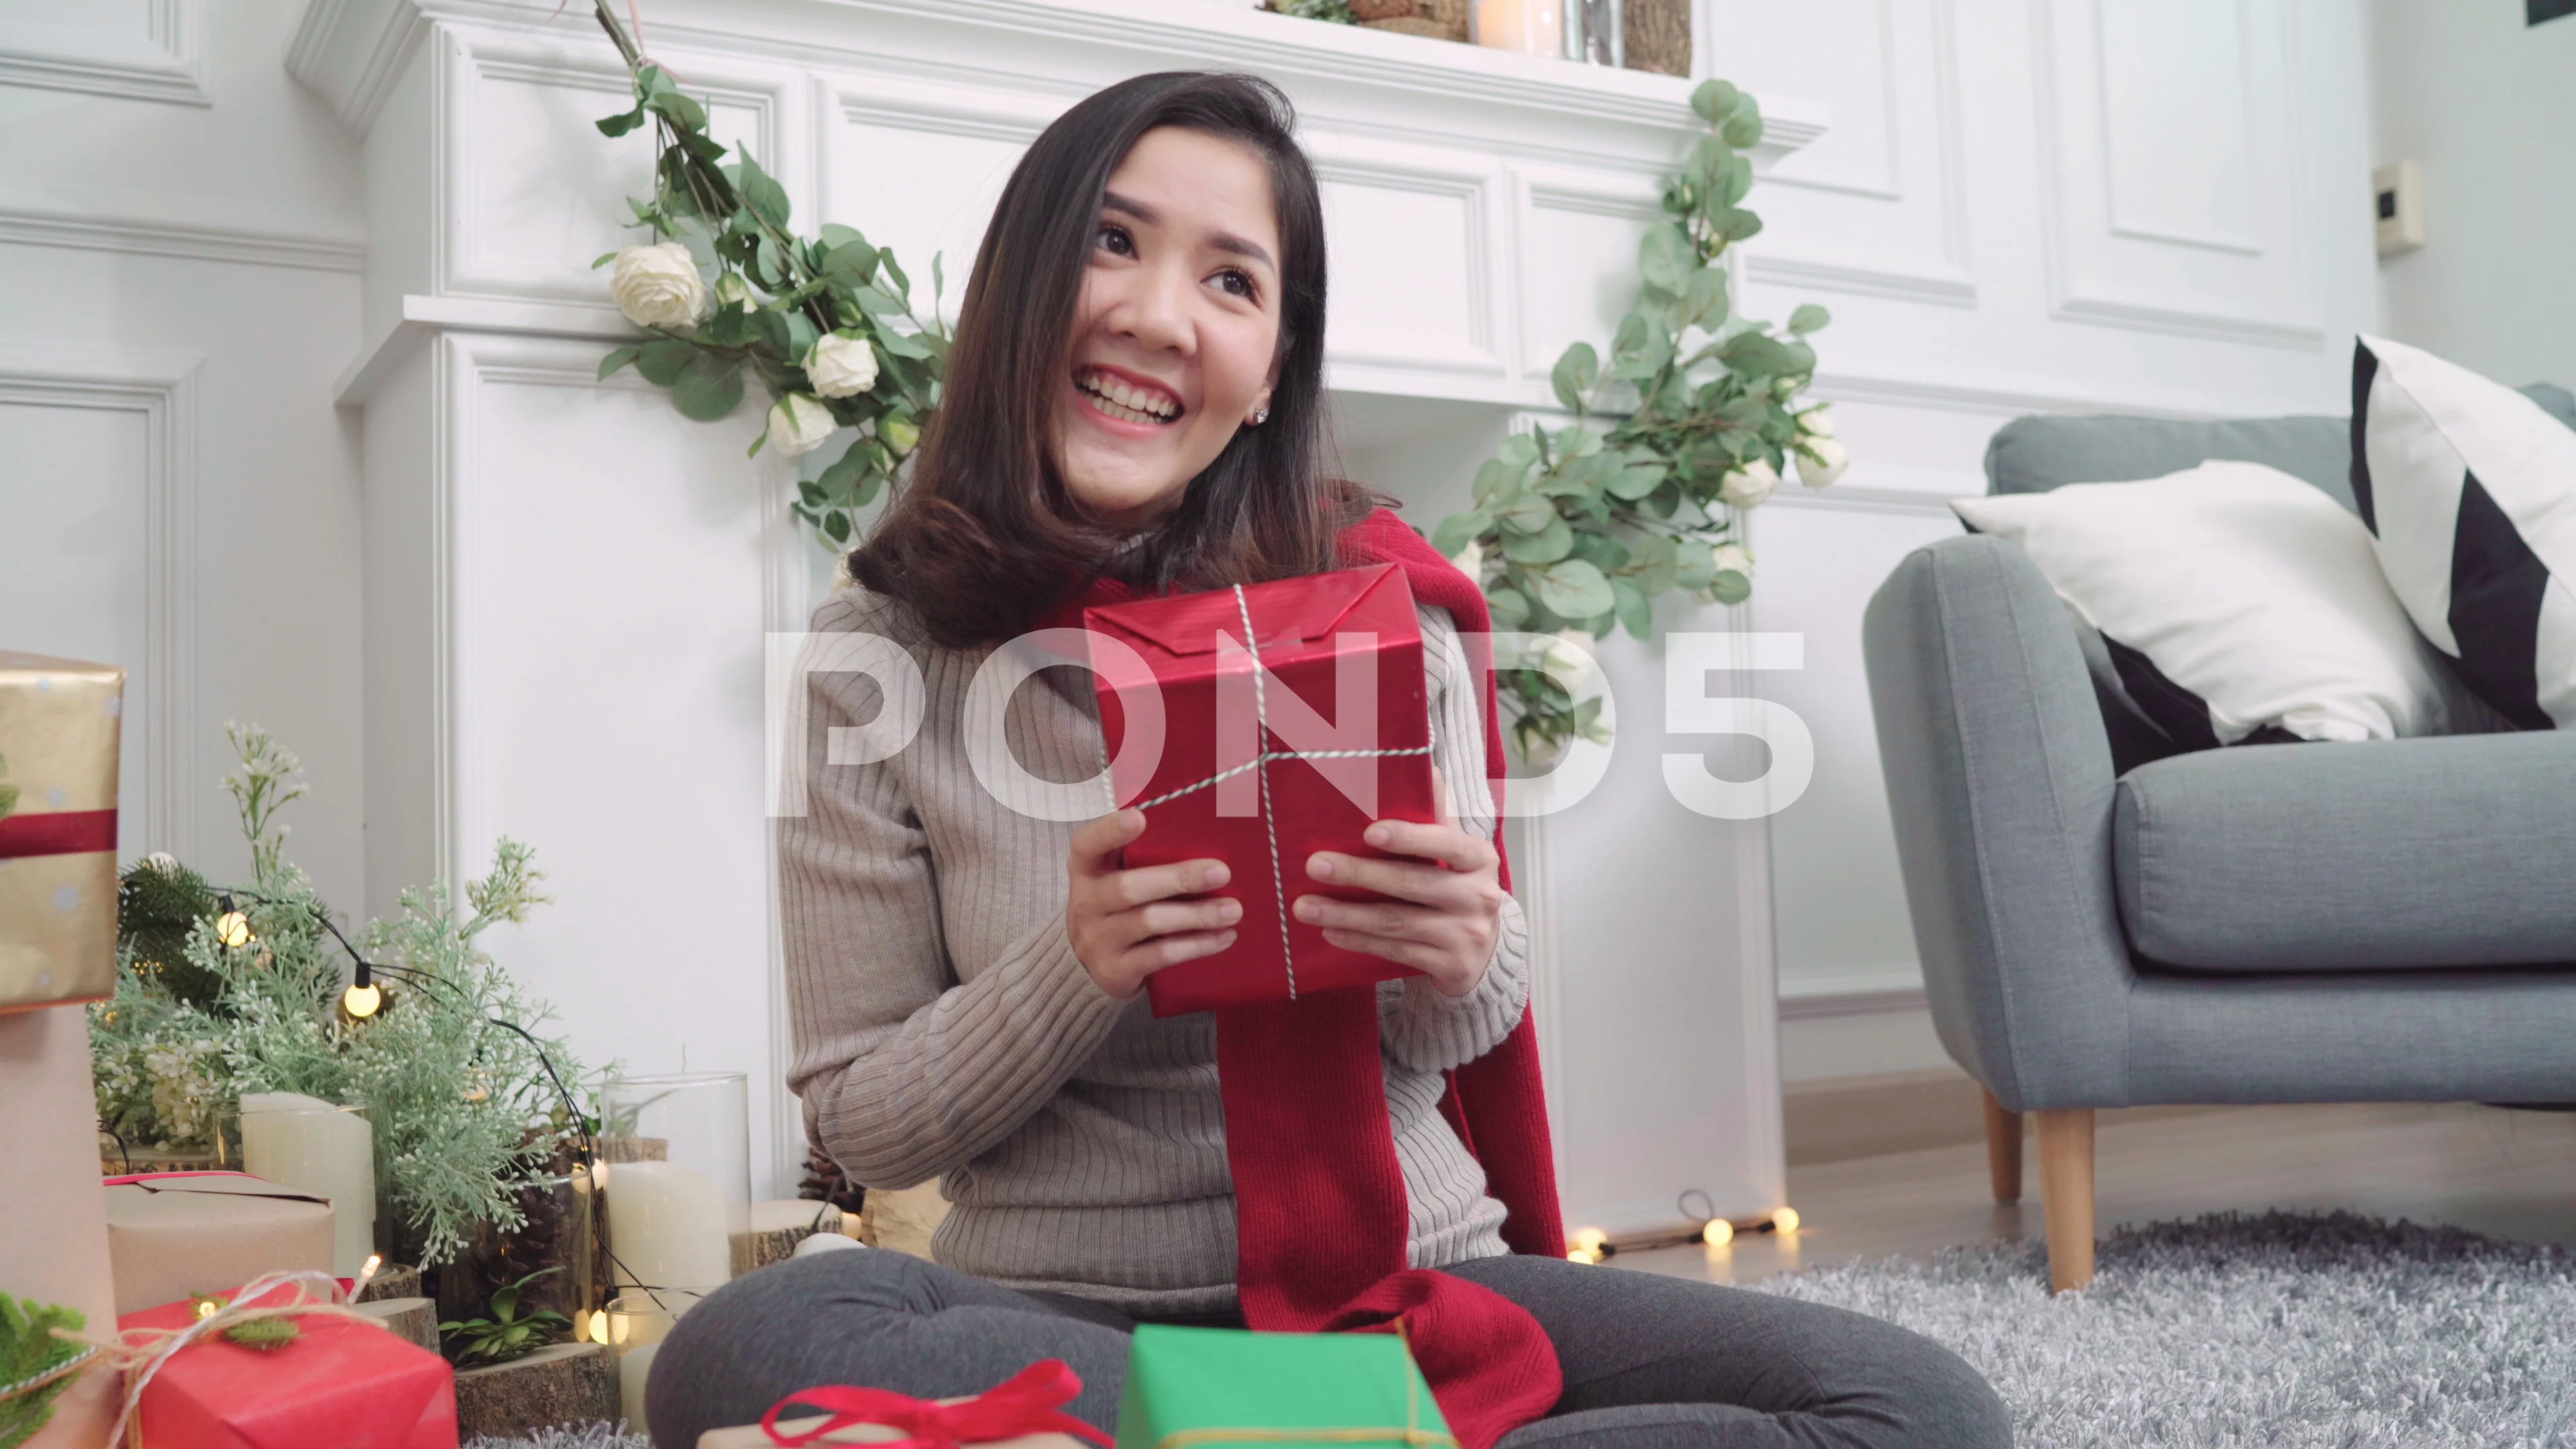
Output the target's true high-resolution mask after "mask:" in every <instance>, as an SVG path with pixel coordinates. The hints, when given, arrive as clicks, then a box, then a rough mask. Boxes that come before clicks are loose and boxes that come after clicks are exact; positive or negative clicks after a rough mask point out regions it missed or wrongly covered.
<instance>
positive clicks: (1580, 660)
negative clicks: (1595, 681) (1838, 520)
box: [1539, 629, 1595, 691]
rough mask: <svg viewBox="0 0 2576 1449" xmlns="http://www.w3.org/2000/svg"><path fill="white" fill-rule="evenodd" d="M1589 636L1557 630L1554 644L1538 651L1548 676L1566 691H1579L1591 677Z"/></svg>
mask: <svg viewBox="0 0 2576 1449" xmlns="http://www.w3.org/2000/svg"><path fill="white" fill-rule="evenodd" d="M1592 648H1593V641H1592V636H1591V635H1590V634H1587V633H1585V632H1584V631H1583V630H1581V629H1559V630H1557V631H1556V642H1554V643H1552V644H1549V645H1547V646H1546V647H1545V648H1543V649H1542V650H1540V652H1539V658H1540V659H1541V660H1543V661H1545V663H1546V666H1547V668H1548V671H1549V674H1550V676H1551V677H1553V678H1554V679H1555V680H1556V682H1557V683H1559V684H1562V685H1564V686H1565V687H1566V689H1567V690H1568V691H1573V690H1579V689H1581V688H1582V687H1583V685H1584V682H1585V681H1587V680H1589V679H1590V678H1591V677H1592V670H1593V667H1594V663H1595V661H1594V659H1593V654H1592Z"/></svg>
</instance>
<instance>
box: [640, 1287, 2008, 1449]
mask: <svg viewBox="0 0 2576 1449" xmlns="http://www.w3.org/2000/svg"><path fill="white" fill-rule="evenodd" d="M1449 1271H1450V1272H1452V1273H1455V1274H1457V1275H1458V1276H1459V1277H1461V1278H1465V1279H1468V1280H1470V1281H1472V1282H1476V1283H1481V1284H1483V1285H1484V1286H1485V1287H1487V1288H1491V1289H1493V1290H1494V1291H1495V1292H1497V1293H1500V1294H1502V1295H1503V1296H1504V1297H1506V1298H1509V1299H1511V1300H1512V1301H1513V1302H1515V1303H1518V1304H1519V1305H1521V1306H1522V1307H1523V1308H1526V1309H1528V1310H1529V1312H1530V1314H1531V1315H1532V1316H1533V1317H1535V1318H1537V1319H1538V1321H1539V1323H1540V1324H1541V1325H1542V1326H1543V1327H1545V1328H1546V1330H1547V1335H1548V1338H1549V1339H1550V1340H1552V1341H1553V1342H1554V1343H1555V1345H1556V1355H1557V1359H1558V1361H1559V1362H1560V1363H1562V1364H1563V1365H1564V1368H1565V1396H1564V1397H1563V1398H1561V1399H1559V1400H1558V1401H1557V1404H1556V1408H1555V1410H1554V1411H1553V1412H1552V1413H1551V1414H1550V1415H1549V1416H1548V1417H1547V1418H1545V1419H1543V1420H1540V1421H1539V1422H1538V1423H1535V1424H1530V1425H1527V1426H1525V1427H1523V1428H1521V1429H1518V1430H1515V1431H1514V1432H1513V1433H1511V1434H1510V1435H1507V1436H1506V1437H1505V1438H1504V1439H1503V1441H1502V1444H1501V1446H1498V1449H1539V1446H1542V1445H1545V1446H1554V1449H1774V1446H1789V1445H1802V1446H1812V1449H1824V1446H1837V1449H1894V1446H1898V1445H1903V1446H1908V1449H1952V1446H1957V1449H1999V1446H2007V1445H2010V1444H2011V1443H2012V1423H2011V1420H2010V1418H2009V1417H2008V1416H2007V1415H2006V1414H2005V1412H2004V1406H2003V1401H2002V1400H2000V1399H1998V1398H1996V1397H1995V1392H1994V1390H1993V1389H1991V1388H1989V1387H1987V1385H1986V1381H1985V1380H1984V1379H1983V1378H1981V1377H1979V1376H1978V1374H1977V1371H1976V1370H1975V1369H1972V1368H1970V1367H1969V1366H1968V1365H1967V1364H1966V1363H1965V1362H1963V1361H1961V1360H1960V1358H1959V1357H1958V1356H1957V1355H1956V1354H1953V1353H1951V1352H1950V1351H1949V1350H1948V1349H1945V1348H1943V1347H1941V1346H1940V1345H1939V1344H1936V1343H1934V1342H1932V1341H1931V1340H1930V1339H1927V1338H1923V1337H1920V1336H1918V1335H1916V1334H1913V1333H1910V1332H1908V1331H1906V1330H1905V1329H1902V1328H1898V1327H1897V1326H1895V1325H1894V1324H1891V1323H1884V1322H1881V1321H1879V1320H1878V1319H1875V1318H1866V1317H1863V1316H1862V1315H1860V1314H1857V1313H1847V1312H1845V1311H1843V1310H1842V1309H1839V1308H1827V1307H1823V1306H1821V1305H1818V1304H1813V1303H1800V1302H1797V1301H1795V1300H1792V1299H1787V1298H1777V1297H1773V1296H1772V1295H1770V1294H1767V1293H1751V1292H1746V1291H1744V1290H1742V1289H1736V1288H1720V1287H1715V1286H1713V1285H1710V1284H1706V1283H1694V1282H1690V1281H1687V1280H1685V1279H1680V1278H1665V1277H1659V1276H1656V1275H1654V1274H1650V1273H1628V1272H1621V1271H1619V1270H1618V1269H1615V1268H1590V1267H1584V1266H1581V1265H1579V1264H1575V1263H1569V1262H1566V1261H1564V1260H1563V1259H1560V1258H1530V1257H1515V1258H1485V1259H1480V1260H1478V1261H1476V1262H1472V1263H1461V1264H1459V1265H1457V1266H1456V1267H1454V1268H1451V1269H1450V1270H1449ZM1134 1326H1135V1325H1134V1324H1133V1323H1132V1322H1130V1321H1129V1320H1128V1319H1126V1318H1125V1317H1124V1316H1122V1315H1120V1314H1118V1313H1117V1312H1115V1311H1113V1310H1111V1309H1108V1308H1104V1307H1102V1306H1100V1305H1098V1304H1095V1303H1087V1302H1084V1301H1082V1300H1079V1299H1071V1298H1060V1297H1056V1296H1054V1295H1032V1294H1027V1293H1019V1292H1014V1291H1013V1290H1011V1289H1008V1288H1003V1287H998V1286H996V1285H994V1284H991V1283H987V1282H985V1281H984V1280H982V1279H980V1278H975V1277H972V1276H970V1275H968V1274H965V1273H961V1272H958V1271H957V1270H956V1269H954V1268H943V1267H940V1266H939V1265H937V1264H935V1263H926V1262H923V1261H922V1260H920V1259H918V1258H912V1257H907V1256H905V1255H903V1254H901V1253H892V1252H883V1251H877V1250H872V1249H861V1250H859V1251H856V1252H840V1253H826V1254H823V1255H821V1256H819V1257H813V1258H802V1259H796V1260H793V1261H790V1262H787V1263H782V1264H780V1265H778V1266H776V1267H773V1268H766V1269H763V1270H762V1271H760V1272H758V1273H754V1274H752V1275H751V1276H749V1277H747V1278H743V1279H740V1280H738V1281H736V1282H735V1283H733V1284H732V1285H730V1286H729V1287H726V1288H725V1289H723V1290H722V1291H720V1292H718V1293H716V1294H714V1295H713V1296H711V1297H710V1298H708V1299H707V1301H706V1302H705V1303H703V1304H700V1305H699V1306H698V1307H697V1308H695V1309H693V1310H691V1311H690V1312H689V1314H688V1316H686V1317H684V1318H682V1319H681V1320H680V1322H679V1324H678V1326H677V1327H676V1328H674V1329H673V1330H672V1333H671V1337H670V1341H669V1342H667V1343H666V1344H664V1345H663V1347H662V1350H661V1352H660V1354H659V1355H658V1356H657V1357H656V1358H655V1359H654V1363H653V1379H652V1384H651V1389H650V1393H649V1395H648V1398H649V1403H648V1405H647V1412H648V1414H649V1415H650V1417H651V1419H652V1421H653V1442H654V1443H655V1445H657V1446H659V1449H695V1446H696V1444H697V1442H698V1435H699V1434H700V1433H701V1432H702V1431H704V1430H707V1429H711V1428H719V1427H722V1426H724V1425H728V1424H751V1423H757V1422H759V1420H760V1416H761V1415H762V1414H764V1413H766V1412H767V1411H768V1409H769V1406H770V1405H771V1404H773V1403H776V1402H777V1401H778V1400H780V1399H783V1398H785V1397H786V1396H787V1395H789V1394H791V1393H794V1392H795V1391H796V1390H798V1389H802V1388H809V1387H812V1386H814V1385H817V1384H863V1385H868V1386H871V1387H876V1388H888V1389H894V1390H897V1391H899V1392H902V1393H906V1394H910V1395H912V1396H914V1397H915V1398H925V1399H941V1398H951V1397H956V1396H961V1395H966V1394H975V1393H981V1392H983V1391H984V1390H986V1389H989V1388H991V1387H992V1386H993V1385H995V1384H997V1383H1000V1382H1001V1381H1002V1380H1004V1379H1006V1378H1008V1377H1010V1376H1011V1375H1012V1374H1015V1373H1017V1372H1019V1371H1020V1370H1021V1369H1023V1368H1026V1367H1027V1366H1028V1365H1029V1364H1031V1363H1033V1362H1035V1361H1036V1360H1038V1359H1042V1358H1060V1359H1063V1360H1064V1361H1065V1362H1066V1363H1068V1364H1071V1365H1072V1366H1073V1369H1074V1372H1076V1373H1078V1374H1080V1375H1081V1376H1082V1383H1083V1391H1082V1397H1081V1398H1079V1399H1076V1400H1075V1401H1074V1402H1073V1403H1072V1404H1071V1405H1070V1406H1069V1407H1070V1409H1071V1411H1072V1412H1073V1413H1074V1414H1076V1415H1078V1416H1079V1417H1081V1418H1084V1419H1087V1420H1089V1421H1091V1422H1092V1423H1094V1424H1097V1425H1099V1426H1100V1427H1101V1428H1103V1429H1114V1428H1115V1426H1116V1420H1117V1417H1118V1395H1119V1390H1120V1388H1121V1387H1122V1385H1123V1384H1124V1382H1125V1380H1126V1376H1127V1330H1129V1329H1131V1328H1133V1327H1134Z"/></svg>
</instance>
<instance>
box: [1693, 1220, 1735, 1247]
mask: <svg viewBox="0 0 2576 1449" xmlns="http://www.w3.org/2000/svg"><path fill="white" fill-rule="evenodd" d="M1699 1240H1700V1241H1701V1242H1703V1243H1706V1244H1708V1245H1709V1246H1710V1247H1712V1248H1722V1247H1725V1246H1726V1245H1727V1244H1729V1243H1731V1242H1734V1241H1735V1224H1733V1223H1730V1222H1728V1221H1727V1220H1726V1219H1724V1218H1710V1219H1709V1220H1708V1226H1707V1227H1704V1228H1702V1229H1700V1230H1699Z"/></svg>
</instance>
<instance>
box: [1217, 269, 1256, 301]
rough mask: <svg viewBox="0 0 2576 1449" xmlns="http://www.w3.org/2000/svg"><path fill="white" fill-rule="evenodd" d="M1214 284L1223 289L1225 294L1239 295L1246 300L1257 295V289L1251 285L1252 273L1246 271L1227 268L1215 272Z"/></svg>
mask: <svg viewBox="0 0 2576 1449" xmlns="http://www.w3.org/2000/svg"><path fill="white" fill-rule="evenodd" d="M1216 284H1217V286H1219V287H1220V288H1223V289H1224V291H1225V293H1226V295H1228V296H1231V297H1241V298H1243V299H1244V300H1245V301H1247V302H1248V301H1251V300H1252V299H1253V298H1254V297H1255V296H1257V295H1259V289H1258V288H1256V287H1254V286H1253V285H1252V275H1251V274H1250V273H1248V272H1238V271H1234V270H1232V269H1231V268H1229V269H1227V270H1225V271H1222V272H1219V273H1217V274H1216Z"/></svg>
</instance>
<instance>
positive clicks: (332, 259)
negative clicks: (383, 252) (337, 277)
mask: <svg viewBox="0 0 2576 1449" xmlns="http://www.w3.org/2000/svg"><path fill="white" fill-rule="evenodd" d="M0 242H15V243H18V244H20V245H22V246H39V247H65V248H69V249H71V250H74V251H92V252H124V253H127V254H129V255H134V256H151V257H182V258H185V259H187V260H190V261H200V262H235V263H240V264H242V265H245V266H258V267H300V268H306V269H310V270H314V271H325V272H355V271H358V270H360V269H361V268H362V267H364V266H365V264H366V259H367V247H366V243H364V242H361V241H350V240H344V239H342V238H339V237H325V236H307V235H298V234H295V233H291V232H256V231H236V230H232V229H229V228H224V227H210V226H184V225H176V224H172V223H169V222H158V221H130V220H119V219H115V218H109V217H90V216H69V215H64V214H61V213H58V212H51V211H35V210H23V209H18V208H13V207H8V206H6V205H0Z"/></svg>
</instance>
